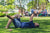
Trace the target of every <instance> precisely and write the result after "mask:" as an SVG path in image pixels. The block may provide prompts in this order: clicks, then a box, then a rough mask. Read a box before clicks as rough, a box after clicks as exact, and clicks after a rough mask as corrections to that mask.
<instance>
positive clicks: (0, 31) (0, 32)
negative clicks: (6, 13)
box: [0, 17, 50, 33]
mask: <svg viewBox="0 0 50 33" xmlns="http://www.w3.org/2000/svg"><path fill="white" fill-rule="evenodd" d="M33 20H34V23H35V22H37V23H39V24H40V27H39V28H12V27H11V26H14V25H13V23H11V25H10V26H9V28H8V29H5V28H4V27H5V26H6V24H7V21H8V18H6V17H0V33H50V17H39V18H36V17H35V18H34V19H33ZM21 21H22V22H28V21H29V17H28V18H27V17H24V18H21ZM10 28H11V29H12V31H9V29H10Z"/></svg>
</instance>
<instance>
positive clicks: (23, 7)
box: [0, 0, 50, 16]
mask: <svg viewBox="0 0 50 33" xmlns="http://www.w3.org/2000/svg"><path fill="white" fill-rule="evenodd" d="M41 6H42V8H45V9H46V11H47V12H45V13H46V14H47V15H45V13H43V11H42V13H41V14H39V15H38V16H50V0H0V16H6V14H8V15H15V14H20V15H25V16H30V15H31V9H36V10H37V11H38V10H39V9H40V8H41Z"/></svg>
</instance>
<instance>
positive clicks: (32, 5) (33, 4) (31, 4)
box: [27, 0, 48, 11]
mask: <svg viewBox="0 0 50 33" xmlns="http://www.w3.org/2000/svg"><path fill="white" fill-rule="evenodd" d="M46 3H47V4H48V2H47V1H46V0H39V2H38V6H39V7H41V5H46ZM27 6H28V9H27V10H28V11H30V9H31V8H37V0H35V1H31V2H29V3H28V4H27Z"/></svg>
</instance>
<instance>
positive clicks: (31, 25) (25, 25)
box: [21, 21, 35, 28]
mask: <svg viewBox="0 0 50 33" xmlns="http://www.w3.org/2000/svg"><path fill="white" fill-rule="evenodd" d="M34 27H35V26H34V23H33V21H31V22H21V28H34Z"/></svg>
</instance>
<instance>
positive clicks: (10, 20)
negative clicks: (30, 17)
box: [5, 15, 20, 28]
mask: <svg viewBox="0 0 50 33" xmlns="http://www.w3.org/2000/svg"><path fill="white" fill-rule="evenodd" d="M17 16H18V17H17V18H20V15H17ZM7 17H8V18H9V17H10V18H11V19H9V20H8V23H7V26H6V27H5V28H8V26H9V25H10V24H11V22H12V19H14V18H15V17H16V16H15V17H12V16H7Z"/></svg>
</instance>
